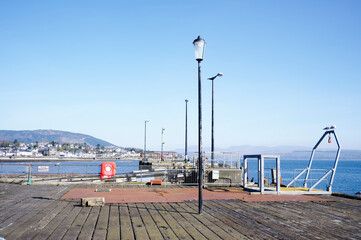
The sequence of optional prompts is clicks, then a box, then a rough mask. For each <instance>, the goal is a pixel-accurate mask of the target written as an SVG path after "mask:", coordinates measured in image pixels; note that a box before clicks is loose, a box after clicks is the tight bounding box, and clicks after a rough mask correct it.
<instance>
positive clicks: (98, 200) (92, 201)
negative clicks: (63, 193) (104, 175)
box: [81, 197, 105, 207]
mask: <svg viewBox="0 0 361 240" xmlns="http://www.w3.org/2000/svg"><path fill="white" fill-rule="evenodd" d="M104 204H105V199H104V197H90V198H82V199H81V205H82V206H83V207H101V206H104Z"/></svg>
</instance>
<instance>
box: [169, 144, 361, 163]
mask: <svg viewBox="0 0 361 240" xmlns="http://www.w3.org/2000/svg"><path fill="white" fill-rule="evenodd" d="M336 150H337V149H334V150H330V149H317V150H316V153H315V159H322V160H327V159H330V160H333V159H334V158H335V157H336ZM175 151H176V152H178V153H181V154H183V153H184V149H176V150H175ZM197 151H198V147H197V146H189V147H188V156H193V154H194V153H195V152H197ZM203 151H205V152H209V151H210V149H209V148H208V147H204V148H203ZM311 151H312V148H311V149H308V148H307V147H301V146H275V147H265V146H248V145H242V146H232V147H228V148H216V152H239V153H241V154H242V155H245V154H260V153H261V154H276V155H280V156H281V159H285V160H308V159H309V158H310V155H311ZM340 159H342V160H361V150H350V149H342V150H341V154H340Z"/></svg>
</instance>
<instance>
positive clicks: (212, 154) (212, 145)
mask: <svg viewBox="0 0 361 240" xmlns="http://www.w3.org/2000/svg"><path fill="white" fill-rule="evenodd" d="M221 76H223V74H222V73H218V74H217V75H216V76H214V77H211V78H208V80H211V81H212V138H211V167H212V168H213V167H214V79H216V77H221Z"/></svg>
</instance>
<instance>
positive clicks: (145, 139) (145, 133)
mask: <svg viewBox="0 0 361 240" xmlns="http://www.w3.org/2000/svg"><path fill="white" fill-rule="evenodd" d="M147 122H149V120H145V121H144V158H143V162H144V163H145V162H146V161H147V158H146V156H145V154H146V152H147Z"/></svg>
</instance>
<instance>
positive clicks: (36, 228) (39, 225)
mask: <svg viewBox="0 0 361 240" xmlns="http://www.w3.org/2000/svg"><path fill="white" fill-rule="evenodd" d="M68 204H69V203H68V202H63V201H56V202H55V204H54V206H56V207H55V208H54V209H53V210H52V211H50V212H42V213H41V214H42V215H43V218H42V219H40V220H39V221H38V222H37V221H36V219H31V222H32V225H31V226H30V227H28V230H27V231H26V232H25V233H24V234H23V235H21V237H20V238H19V239H24V240H27V239H32V238H33V237H34V236H35V235H36V234H38V233H39V232H40V231H41V230H42V229H43V228H44V227H45V226H46V225H48V223H49V222H50V221H52V220H53V218H54V217H55V216H57V215H58V214H59V212H60V211H62V210H63V209H64V208H65V207H66V206H67V205H68Z"/></svg>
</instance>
